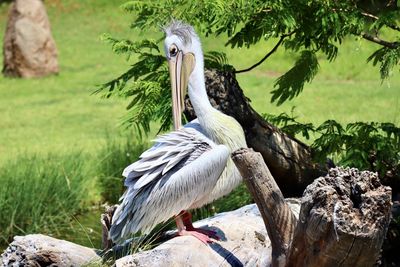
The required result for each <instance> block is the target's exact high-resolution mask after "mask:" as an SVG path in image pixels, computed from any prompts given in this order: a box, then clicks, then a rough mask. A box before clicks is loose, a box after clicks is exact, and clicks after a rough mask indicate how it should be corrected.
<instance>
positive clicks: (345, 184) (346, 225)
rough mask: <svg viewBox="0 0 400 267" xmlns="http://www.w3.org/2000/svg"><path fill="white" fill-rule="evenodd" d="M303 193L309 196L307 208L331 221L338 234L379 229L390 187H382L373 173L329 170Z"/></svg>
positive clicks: (388, 204) (383, 223) (384, 219)
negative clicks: (311, 203) (309, 204)
mask: <svg viewBox="0 0 400 267" xmlns="http://www.w3.org/2000/svg"><path fill="white" fill-rule="evenodd" d="M304 196H305V197H306V199H313V201H312V202H313V206H312V207H310V208H312V210H313V212H316V213H319V212H321V216H322V217H325V218H327V221H328V222H329V221H332V222H333V224H334V227H335V229H336V231H337V232H338V233H339V232H342V233H347V234H354V233H357V234H358V235H360V234H370V233H373V232H375V231H376V230H377V229H382V228H384V227H386V224H387V219H388V215H389V214H390V209H391V189H390V187H387V186H383V185H382V184H381V183H380V181H379V178H378V175H377V174H376V173H373V172H369V171H359V170H357V169H354V168H346V169H344V168H333V169H330V170H329V173H328V174H327V175H326V176H325V177H321V178H318V179H317V180H315V181H314V183H313V184H311V185H310V186H309V187H308V188H307V189H306V191H305V192H304ZM309 211H311V210H309ZM323 214H324V215H323Z"/></svg>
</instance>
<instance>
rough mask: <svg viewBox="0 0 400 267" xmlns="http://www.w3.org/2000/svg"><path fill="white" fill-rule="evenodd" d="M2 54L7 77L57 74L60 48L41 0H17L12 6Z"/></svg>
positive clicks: (4, 71)
mask: <svg viewBox="0 0 400 267" xmlns="http://www.w3.org/2000/svg"><path fill="white" fill-rule="evenodd" d="M3 55H4V64H3V73H4V75H6V76H10V77H41V76H45V75H49V74H53V73H58V71H59V68H58V60H57V48H56V45H55V42H54V39H53V37H52V35H51V31H50V23H49V19H48V17H47V13H46V9H45V7H44V4H43V2H42V1H41V0H15V1H14V3H13V4H12V5H11V8H10V11H9V16H8V22H7V29H6V33H5V35H4V46H3Z"/></svg>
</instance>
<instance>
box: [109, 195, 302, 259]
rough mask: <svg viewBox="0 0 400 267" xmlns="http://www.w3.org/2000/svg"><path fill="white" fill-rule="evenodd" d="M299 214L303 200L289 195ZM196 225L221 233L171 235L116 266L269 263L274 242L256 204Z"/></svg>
mask: <svg viewBox="0 0 400 267" xmlns="http://www.w3.org/2000/svg"><path fill="white" fill-rule="evenodd" d="M288 202H289V205H290V207H291V208H292V210H293V211H294V213H295V215H296V216H298V213H299V210H300V201H299V200H295V199H288ZM194 225H195V226H196V227H202V228H203V227H204V228H205V229H212V230H216V231H217V235H218V236H219V237H221V240H220V241H215V242H214V243H212V244H210V245H205V244H203V243H202V242H201V241H199V240H198V239H196V238H194V237H191V236H183V237H177V238H173V239H170V240H169V241H167V242H165V243H162V244H161V245H159V246H157V247H156V248H154V249H152V250H148V251H143V252H139V253H135V254H133V255H129V256H125V257H123V258H121V259H119V260H117V261H116V264H115V265H116V267H127V266H143V267H145V266H155V267H157V266H160V267H161V266H162V267H164V266H165V267H175V266H193V267H195V266H199V267H200V266H209V267H213V266H268V265H270V263H271V242H270V240H269V238H268V234H267V231H266V229H265V225H264V222H263V219H262V217H261V215H260V213H259V211H258V208H257V206H256V205H255V204H252V205H247V206H244V207H242V208H240V209H238V210H235V211H231V212H224V213H220V214H217V215H215V216H213V217H211V218H207V219H204V220H201V221H198V222H196V223H195V224H194Z"/></svg>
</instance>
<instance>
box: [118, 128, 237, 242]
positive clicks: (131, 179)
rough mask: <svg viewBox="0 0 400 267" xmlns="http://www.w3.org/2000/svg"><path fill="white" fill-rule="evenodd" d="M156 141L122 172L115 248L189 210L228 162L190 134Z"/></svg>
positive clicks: (219, 148) (221, 151)
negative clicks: (120, 242)
mask: <svg viewBox="0 0 400 267" xmlns="http://www.w3.org/2000/svg"><path fill="white" fill-rule="evenodd" d="M156 141H157V143H156V144H155V145H154V146H153V147H152V148H150V149H149V150H147V151H146V152H144V153H143V154H142V155H141V156H140V159H139V160H138V161H137V162H135V163H133V164H131V165H130V166H128V167H127V168H126V169H125V170H124V172H123V174H124V175H125V176H126V177H127V178H126V180H125V185H126V186H127V190H126V192H125V194H124V196H123V199H122V203H121V204H120V206H119V207H118V209H117V210H116V212H115V214H114V216H113V223H112V227H111V229H110V235H111V238H112V239H113V240H114V241H115V242H119V241H121V240H122V239H123V238H125V237H127V235H129V234H130V233H136V232H138V231H140V230H142V231H143V232H148V231H150V230H151V229H152V228H153V227H154V226H155V225H157V224H158V223H161V222H164V221H166V220H168V219H169V218H171V217H172V216H174V215H177V214H179V212H180V211H182V210H185V209H189V208H190V207H191V206H192V204H193V203H195V202H196V201H198V200H200V199H202V198H203V197H204V196H205V195H207V194H209V193H210V192H211V191H212V189H213V188H214V186H215V184H216V182H217V181H218V178H219V176H220V175H221V173H222V171H223V170H224V168H225V166H226V162H227V160H228V158H229V150H228V149H227V147H225V146H223V145H216V144H215V143H213V142H212V141H211V140H210V139H208V138H207V137H206V136H204V135H203V134H202V133H201V132H199V131H198V130H196V129H194V128H183V129H181V130H179V131H175V132H172V133H170V134H167V135H163V136H160V137H159V138H158V139H157V140H156ZM159 149H160V150H159ZM159 151H163V153H164V154H163V153H160V152H159Z"/></svg>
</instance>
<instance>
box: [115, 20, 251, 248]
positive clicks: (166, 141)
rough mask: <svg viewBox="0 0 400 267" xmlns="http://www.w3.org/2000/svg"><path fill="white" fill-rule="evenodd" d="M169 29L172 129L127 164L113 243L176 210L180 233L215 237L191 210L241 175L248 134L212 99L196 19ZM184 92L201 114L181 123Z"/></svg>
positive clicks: (236, 182) (237, 181) (235, 183)
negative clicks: (237, 155)
mask: <svg viewBox="0 0 400 267" xmlns="http://www.w3.org/2000/svg"><path fill="white" fill-rule="evenodd" d="M164 32H165V35H166V37H165V40H164V50H165V54H166V58H167V61H168V66H169V73H170V78H171V90H172V107H173V112H172V113H173V123H174V131H172V132H170V133H167V134H163V135H160V136H158V137H157V138H156V140H155V144H154V145H153V146H152V147H151V148H150V149H148V150H147V151H145V152H143V153H142V154H141V156H140V157H139V160H137V161H136V162H134V163H132V164H131V165H129V166H128V167H126V168H125V169H124V171H123V176H124V177H126V178H125V182H124V185H125V187H126V190H125V192H124V194H123V195H122V197H121V199H120V204H119V206H118V208H117V209H116V211H115V213H114V215H113V218H112V224H111V228H110V232H109V234H110V237H111V239H112V241H113V242H114V243H121V242H123V241H124V240H125V239H126V238H128V237H129V236H130V235H131V234H134V233H137V232H139V231H140V232H141V233H143V234H147V233H149V232H150V231H151V230H152V229H153V228H154V227H155V226H156V225H157V224H159V223H162V222H165V221H167V220H168V219H170V218H172V217H174V218H175V222H176V225H177V235H178V236H184V235H191V236H194V237H196V238H197V239H199V240H200V241H202V242H203V243H206V244H207V243H211V242H213V241H212V240H211V238H213V239H218V236H217V235H216V232H214V231H211V230H206V229H201V228H195V227H194V226H193V224H192V219H191V214H190V213H189V212H188V211H189V210H193V209H196V208H200V207H202V206H204V205H206V204H209V203H211V202H213V201H214V200H216V199H218V198H221V197H223V196H225V195H227V194H229V193H230V192H231V191H232V190H233V189H234V188H235V187H237V186H238V185H239V184H240V182H241V181H242V177H241V175H240V173H239V171H238V169H237V168H236V166H235V164H234V163H233V161H232V159H231V157H230V155H231V153H232V152H233V151H235V150H237V149H239V148H244V147H247V144H246V139H245V135H244V132H243V129H242V127H241V126H240V124H239V123H238V122H237V121H236V120H235V119H234V118H233V117H230V116H228V115H226V114H224V113H222V112H220V111H219V110H217V109H215V108H214V107H213V106H212V105H211V103H210V101H209V100H208V97H207V93H206V86H205V77H204V56H203V52H202V47H201V42H200V38H199V37H198V35H197V34H196V32H195V30H194V28H193V27H192V26H191V25H189V24H186V23H184V22H182V21H179V20H173V21H172V22H171V23H170V24H169V25H168V26H167V27H165V28H164ZM186 92H187V93H188V95H189V99H190V101H191V103H192V105H193V108H194V110H195V113H196V116H197V119H195V120H193V121H191V122H189V123H187V124H185V125H183V126H182V125H181V116H182V112H183V111H184V108H185V106H184V97H185V95H186Z"/></svg>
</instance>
